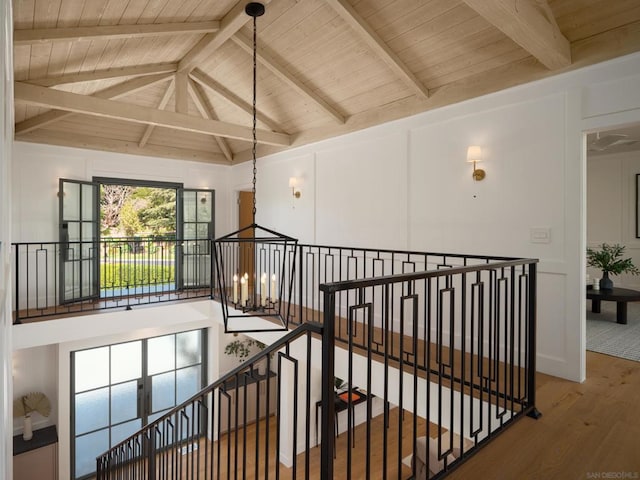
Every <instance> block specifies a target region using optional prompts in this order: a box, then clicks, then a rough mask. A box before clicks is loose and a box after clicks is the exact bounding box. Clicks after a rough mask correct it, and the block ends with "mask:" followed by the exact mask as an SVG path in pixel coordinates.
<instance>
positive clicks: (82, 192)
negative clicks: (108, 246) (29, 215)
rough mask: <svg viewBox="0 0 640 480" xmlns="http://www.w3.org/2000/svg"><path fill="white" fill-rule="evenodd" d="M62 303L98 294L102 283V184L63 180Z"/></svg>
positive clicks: (87, 298)
mask: <svg viewBox="0 0 640 480" xmlns="http://www.w3.org/2000/svg"><path fill="white" fill-rule="evenodd" d="M58 192H59V198H58V204H59V209H58V212H59V222H58V224H59V227H60V234H59V237H60V238H59V241H60V271H59V280H60V288H59V296H60V303H61V304H65V303H70V302H77V301H80V300H89V299H92V298H97V297H98V295H99V288H100V287H99V283H100V273H99V272H100V270H99V267H100V265H99V261H100V248H99V237H98V236H99V225H98V222H99V218H100V199H99V189H98V184H96V183H93V182H83V181H79V180H68V179H64V178H61V179H60V180H59V189H58Z"/></svg>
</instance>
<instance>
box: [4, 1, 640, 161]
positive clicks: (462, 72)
mask: <svg viewBox="0 0 640 480" xmlns="http://www.w3.org/2000/svg"><path fill="white" fill-rule="evenodd" d="M264 3H266V14H265V15H264V16H263V17H260V18H258V86H257V94H258V102H257V108H258V125H257V126H258V142H259V147H258V155H262V154H267V153H271V152H275V151H279V150H282V149H286V148H290V147H291V146H297V145H302V144H305V143H309V142H312V141H317V140H320V139H324V138H328V137H331V136H335V135H340V134H343V133H347V132H350V131H354V130H358V129H361V128H366V127H369V126H372V125H376V124H379V123H382V122H385V121H389V120H393V119H397V118H402V117H405V116H408V115H412V114H415V113H419V112H422V111H426V110H429V109H432V108H436V107H440V106H443V105H447V104H450V103H454V102H458V101H461V100H465V99H468V98H472V97H476V96H479V95H483V94H486V93H490V92H494V91H498V90H501V89H504V88H507V87H510V86H513V85H518V84H521V83H525V82H528V81H531V80H535V79H539V78H542V77H545V76H549V75H555V74H557V73H560V72H564V71H567V70H570V69H574V68H578V67H582V66H585V65H589V64H593V63H597V62H600V61H603V60H607V59H610V58H614V57H617V56H621V55H624V54H628V53H631V52H635V51H637V50H640V2H638V0H549V1H548V2H547V1H546V0H461V1H458V0H267V1H266V2H264ZM245 4H246V2H245V1H244V0H243V1H240V2H236V0H181V1H176V0H104V1H96V0H13V9H14V29H15V33H14V40H15V46H14V53H15V56H14V66H15V80H16V85H15V120H16V139H18V140H23V141H30V142H39V143H47V144H54V145H66V146H78V147H84V148H90V149H98V150H106V151H117V152H126V153H133V154H141V155H154V156H162V157H170V158H180V159H189V160H200V161H206V162H214V163H222V164H233V163H237V162H242V161H246V160H249V159H250V158H251V139H252V135H251V124H252V122H251V95H252V58H251V48H252V22H251V19H250V17H248V16H247V15H246V14H245V13H244V7H245Z"/></svg>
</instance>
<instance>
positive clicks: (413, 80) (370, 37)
mask: <svg viewBox="0 0 640 480" xmlns="http://www.w3.org/2000/svg"><path fill="white" fill-rule="evenodd" d="M325 1H326V2H327V3H328V4H329V5H330V6H331V7H332V8H333V9H334V10H335V11H336V12H337V13H338V15H340V17H341V18H342V19H343V20H344V21H345V22H346V23H347V25H349V27H351V28H352V29H353V30H355V32H356V33H357V34H358V35H359V36H360V38H361V39H362V40H363V41H364V42H365V43H366V44H367V45H368V46H369V48H371V50H373V51H374V52H375V54H376V55H377V56H378V57H379V58H380V59H381V60H382V61H383V62H384V63H386V64H387V66H388V67H389V68H390V69H391V70H392V71H393V72H394V73H395V74H396V75H397V76H398V77H399V78H400V79H402V81H403V82H405V83H406V84H407V85H408V86H409V87H410V88H411V89H413V91H414V92H415V93H416V95H418V96H420V97H424V98H427V97H428V96H429V90H428V89H427V88H426V87H425V86H424V85H423V84H422V82H421V81H420V80H418V78H417V77H416V76H415V75H414V74H413V72H412V71H411V70H409V68H408V67H407V66H406V65H405V64H404V62H403V61H402V60H400V57H398V55H396V54H395V52H394V51H393V50H391V49H390V48H389V46H388V45H387V44H386V43H385V42H384V41H383V40H382V39H381V38H380V36H379V35H378V34H377V33H376V32H375V30H374V29H373V28H371V26H370V25H369V24H368V23H367V22H366V21H365V20H364V19H363V18H362V17H361V16H360V14H358V12H356V10H355V9H354V8H353V7H352V6H351V4H350V3H349V2H348V1H347V0H325Z"/></svg>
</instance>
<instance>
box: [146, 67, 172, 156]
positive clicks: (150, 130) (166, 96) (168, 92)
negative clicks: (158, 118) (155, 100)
mask: <svg viewBox="0 0 640 480" xmlns="http://www.w3.org/2000/svg"><path fill="white" fill-rule="evenodd" d="M175 86H176V81H175V77H174V78H173V79H171V81H170V82H169V85H167V89H166V90H165V92H164V95H162V98H161V99H160V103H159V104H158V110H164V109H165V108H166V106H167V104H168V103H169V99H171V95H173V90H174V89H175ZM155 128H156V126H155V125H147V128H146V129H145V131H144V133H143V134H142V137H140V141H139V142H138V146H139V147H140V148H142V147H144V146H145V145H146V144H147V142H148V141H149V137H150V136H151V134H152V133H153V131H154V130H155Z"/></svg>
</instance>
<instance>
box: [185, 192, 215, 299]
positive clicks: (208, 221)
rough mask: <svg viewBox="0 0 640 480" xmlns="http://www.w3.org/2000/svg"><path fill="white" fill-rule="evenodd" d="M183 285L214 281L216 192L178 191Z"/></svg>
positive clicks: (204, 285) (196, 284) (208, 284)
mask: <svg viewBox="0 0 640 480" xmlns="http://www.w3.org/2000/svg"><path fill="white" fill-rule="evenodd" d="M178 200H179V201H178V212H179V214H180V215H179V224H180V225H179V227H180V228H179V232H180V234H181V235H180V236H181V240H182V242H181V245H180V249H179V250H180V255H179V257H180V259H179V262H180V263H179V267H178V272H179V283H178V285H179V286H180V288H203V287H209V286H210V285H211V240H213V238H214V231H213V230H214V229H213V225H214V223H213V222H214V210H215V192H214V191H213V190H197V189H180V190H179V191H178Z"/></svg>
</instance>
